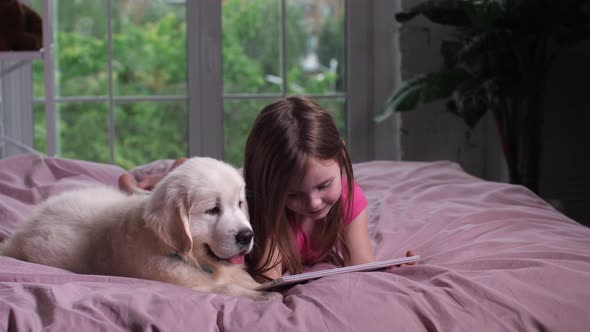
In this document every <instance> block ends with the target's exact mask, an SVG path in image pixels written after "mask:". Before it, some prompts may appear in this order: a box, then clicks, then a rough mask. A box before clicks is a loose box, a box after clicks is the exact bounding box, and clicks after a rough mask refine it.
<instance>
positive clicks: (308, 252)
mask: <svg viewBox="0 0 590 332" xmlns="http://www.w3.org/2000/svg"><path fill="white" fill-rule="evenodd" d="M347 194H348V193H347V191H346V180H345V179H344V178H343V179H342V196H341V198H342V199H341V200H340V201H341V202H342V204H343V206H346V205H345V202H346V200H347ZM352 197H353V198H352V199H353V201H352V206H351V213H350V215H349V216H346V215H345V217H344V218H343V219H342V224H343V225H349V224H350V223H352V221H353V220H354V219H356V217H358V215H359V214H361V212H363V210H364V209H366V208H367V204H368V203H367V198H366V197H365V194H364V193H363V190H362V189H361V187H360V186H359V185H358V183H356V181H354V182H353V190H352ZM289 226H291V231H292V232H293V236H295V243H296V245H297V250H298V251H299V255H300V257H301V262H302V263H304V264H310V263H313V262H312V261H311V258H313V257H314V256H315V255H314V252H313V250H312V249H311V243H310V240H309V237H308V236H307V234H306V233H305V231H304V230H303V228H302V227H301V225H300V224H299V223H298V222H297V221H295V218H293V217H292V216H290V217H289Z"/></svg>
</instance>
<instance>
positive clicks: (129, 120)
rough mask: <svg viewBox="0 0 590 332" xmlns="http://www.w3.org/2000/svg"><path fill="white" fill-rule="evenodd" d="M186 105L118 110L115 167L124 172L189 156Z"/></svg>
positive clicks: (123, 106)
mask: <svg viewBox="0 0 590 332" xmlns="http://www.w3.org/2000/svg"><path fill="white" fill-rule="evenodd" d="M186 119H187V111H186V102H184V101H183V102H158V103H156V102H141V103H133V104H121V105H117V106H116V108H115V128H116V134H115V135H116V144H115V163H116V164H117V165H120V166H122V167H123V168H125V169H130V168H132V167H135V166H137V165H140V164H145V163H148V162H150V161H153V160H156V159H168V158H170V159H174V158H178V157H185V156H187V151H188V148H187V141H188V138H187V120H186Z"/></svg>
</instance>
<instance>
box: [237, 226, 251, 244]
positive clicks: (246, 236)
mask: <svg viewBox="0 0 590 332" xmlns="http://www.w3.org/2000/svg"><path fill="white" fill-rule="evenodd" d="M253 237H254V233H252V231H251V230H249V229H246V230H243V231H240V232H239V233H238V235H236V242H237V243H238V244H241V245H247V244H250V241H252V238H253Z"/></svg>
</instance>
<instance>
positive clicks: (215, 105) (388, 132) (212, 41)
mask: <svg viewBox="0 0 590 332" xmlns="http://www.w3.org/2000/svg"><path fill="white" fill-rule="evenodd" d="M399 6H400V3H399V1H397V0H396V1H390V0H367V1H355V0H348V1H346V12H347V15H346V29H347V34H346V36H347V42H346V44H347V75H348V76H347V78H346V81H347V89H346V90H347V92H346V93H345V94H332V95H321V96H322V97H342V96H344V97H345V98H346V99H347V103H346V104H347V110H346V113H347V121H346V122H347V125H346V128H347V129H346V130H347V133H346V134H347V137H348V142H347V147H348V149H349V150H350V154H351V156H352V159H353V161H354V162H359V161H366V160H372V159H399V140H398V139H397V133H398V131H399V130H398V126H397V124H398V122H399V120H398V117H396V116H393V117H391V118H390V119H388V120H387V121H385V122H384V123H381V124H375V123H374V122H373V117H374V115H375V114H376V113H377V112H379V110H380V109H381V107H382V105H383V104H384V102H385V100H386V99H387V97H388V96H389V94H390V93H391V91H392V89H393V87H394V86H395V84H396V83H397V82H398V81H399V70H398V67H399V56H398V52H397V51H398V50H397V48H396V45H397V30H396V29H397V27H396V26H395V24H394V19H393V17H394V16H393V14H394V13H395V11H396V10H397V9H399ZM281 7H282V12H284V10H285V0H281ZM221 10H222V8H221V2H220V1H218V0H202V1H188V2H187V22H189V23H188V29H187V31H188V32H187V35H188V36H190V38H187V40H188V41H187V44H188V57H187V59H189V60H188V62H189V63H188V68H189V69H188V70H189V75H188V86H189V87H188V104H189V107H188V110H189V111H188V113H189V121H188V123H189V131H188V133H189V155H191V156H192V155H206V156H210V157H215V158H220V159H221V158H223V101H224V99H241V98H265V97H280V96H281V95H284V91H285V87H284V85H285V82H284V80H283V88H282V91H283V93H282V94H277V95H265V94H252V95H225V96H224V95H223V82H222V78H221V71H222V60H221V57H222V54H221V47H222V43H221V36H222V22H221V19H222V15H221ZM282 23H284V21H283V22H282ZM281 26H282V30H283V31H282V35H283V36H284V24H281ZM281 54H282V55H283V56H284V42H283V47H282V52H281ZM283 63H284V61H283ZM283 63H282V64H281V67H282V66H283ZM284 71H285V70H284V68H282V72H284ZM281 76H283V77H284V76H285V75H281ZM312 97H313V95H312Z"/></svg>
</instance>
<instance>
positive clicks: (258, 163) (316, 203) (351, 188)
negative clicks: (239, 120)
mask: <svg viewBox="0 0 590 332" xmlns="http://www.w3.org/2000/svg"><path fill="white" fill-rule="evenodd" d="M182 161H183V159H179V160H177V161H176V163H175V165H174V166H177V165H178V164H179V163H181V162H182ZM243 173H244V179H245V181H246V196H247V201H248V209H249V213H250V222H251V224H252V228H253V230H254V234H255V236H254V241H255V245H254V249H253V250H252V252H251V253H250V254H249V255H248V256H247V258H246V259H247V262H248V266H249V270H250V273H251V274H252V275H253V276H254V277H255V279H257V280H258V281H260V282H263V281H265V280H267V279H276V278H279V277H281V276H282V275H283V274H285V273H289V274H296V273H300V272H302V266H303V265H311V264H314V263H318V262H322V261H327V262H330V263H333V264H335V265H338V266H348V265H355V264H361V263H369V262H373V261H375V254H374V252H373V247H372V245H371V241H370V238H369V232H368V215H367V211H366V207H367V200H366V198H365V196H364V194H363V191H362V190H361V188H360V187H359V185H358V184H357V183H356V181H355V180H354V175H353V170H352V165H351V161H350V158H349V155H348V151H347V150H346V146H345V145H344V141H343V140H342V138H341V137H340V134H339V132H338V130H337V128H336V125H335V123H334V121H333V119H332V116H331V115H330V114H329V113H328V112H327V111H326V110H325V109H323V108H322V107H320V106H319V105H318V104H316V103H314V102H313V101H311V100H309V99H307V98H304V97H288V98H284V99H281V100H279V101H277V102H274V103H272V104H270V105H268V106H266V107H265V108H264V109H263V110H262V111H260V113H259V114H258V117H257V118H256V120H255V121H254V125H253V127H252V128H251V130H250V134H249V136H248V139H247V142H246V147H245V159H244V170H243ZM159 178H161V176H160V177H158V176H155V177H149V178H147V180H144V181H143V182H140V183H139V187H140V188H142V189H149V186H153V185H154V184H155V183H156V182H157V181H158V180H159ZM143 184H147V185H143ZM120 187H121V189H123V190H125V191H128V192H134V189H136V188H137V187H138V183H137V182H135V179H133V178H132V177H130V176H128V175H127V176H124V177H122V178H121V179H120ZM407 255H408V256H410V255H413V253H412V252H411V251H408V253H407Z"/></svg>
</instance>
